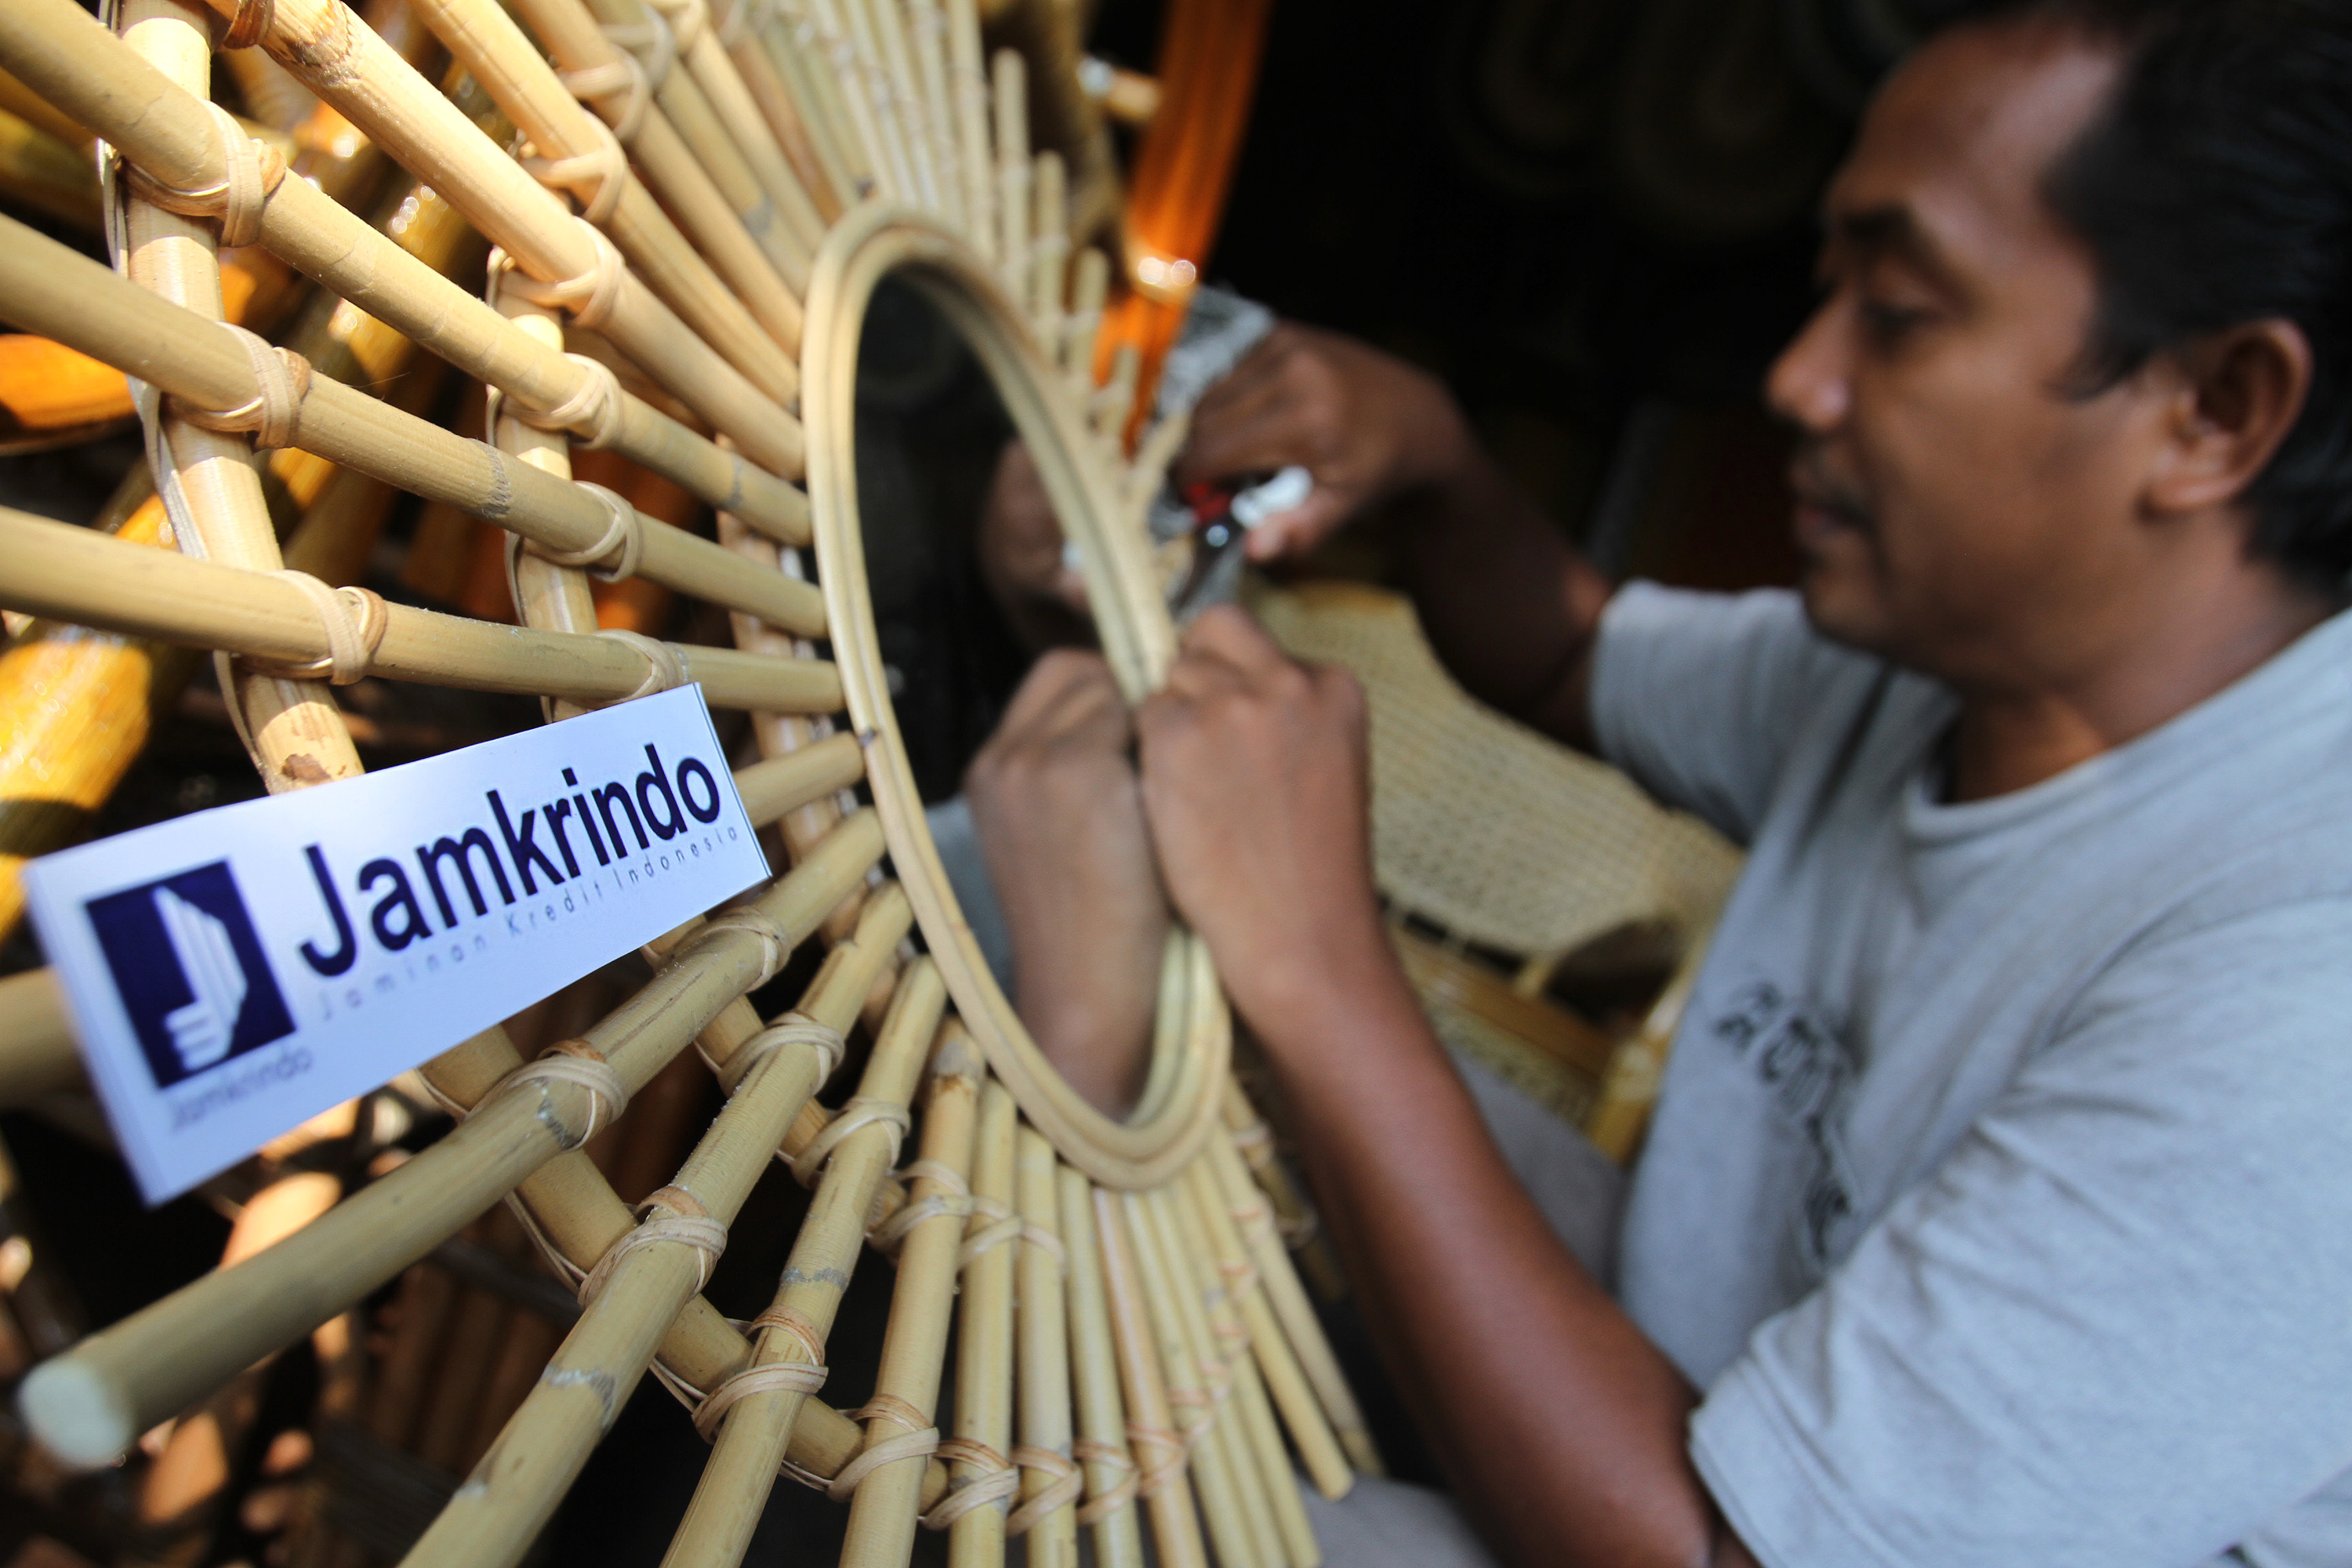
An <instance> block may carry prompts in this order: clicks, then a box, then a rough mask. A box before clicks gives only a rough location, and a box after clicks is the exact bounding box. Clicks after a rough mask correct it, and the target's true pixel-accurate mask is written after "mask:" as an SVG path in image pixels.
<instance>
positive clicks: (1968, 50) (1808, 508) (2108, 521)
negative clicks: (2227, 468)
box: [1769, 24, 2162, 684]
mask: <svg viewBox="0 0 2352 1568" xmlns="http://www.w3.org/2000/svg"><path fill="white" fill-rule="evenodd" d="M2116 67H2117V60H2116V56H2115V54H2114V53H2113V51H2112V50H2110V49H2107V48H2105V47H2102V46H2100V45H2098V44H2096V43H2094V42H2091V41H2089V40H2085V39H2084V38H2083V37H2080V36H2079V35H2075V34H2072V33H2069V32H2064V31H2061V30H2057V29H2054V28H2051V27H2048V26H2040V25H2034V24H2018V25H2011V26H2000V27H1975V28H1966V29H1961V30H1958V31H1955V32H1952V33H1948V34H1946V35H1944V36H1943V37H1940V38H1938V39H1937V40H1936V41H1935V42H1934V43H1932V44H1930V45H1929V46H1928V47H1926V48H1924V49H1922V50H1921V51H1920V52H1919V54H1918V55H1917V56H1916V57H1915V58H1913V59H1912V60H1911V61H1910V62H1909V63H1907V64H1906V65H1905V66H1904V68H1902V69H1901V71H1899V72H1898V73H1897V74H1896V75H1895V77H1894V78H1893V79H1891V80H1890V81H1889V83H1888V84H1887V86H1886V88H1885V90H1884V91H1883V92H1882V93H1881V94H1880V95H1879V98H1878V100H1877V101H1876V102H1875V103H1874V105H1873V107H1872V109H1871V110H1870V114H1869V116H1868V118H1867V119H1866V120H1865V121H1864V125H1863V130H1862V135H1861V138H1860V141H1859V142H1858V143H1857V144H1856V146H1855V148H1854V151H1853V156H1852V157H1851V158H1850V160H1849V161H1848V162H1847V163H1846V165H1845V167H1844V168H1843V170H1841V171H1840V172H1839V174H1838V176H1837V179H1836V181H1835V182H1834V183H1833V184H1832V186H1831V189H1830V193H1829V198H1828V204H1827V220H1828V228H1829V237H1828V241H1827V244H1826V246H1825V247H1824V249H1823V253H1822V281H1823V283H1824V285H1825V286H1826V288H1827V289H1828V296H1827V298H1826V299H1825V300H1824V301H1823V302H1822V306H1821V308H1820V310H1818V311H1817V312H1816V313H1815V314H1814V316H1813V318H1812V319H1811V321H1809V322H1808V323H1807V324H1806V326H1805V328H1804V330H1803V331H1801V332H1800V333H1799V334H1798V336H1797V339H1796V341H1795V342H1793V343H1791V344H1790V346H1789V348H1788V350H1787V351H1786V352H1785V353H1783V354H1782V355H1781V357H1780V362H1779V363H1777V364H1775V365H1774V366H1773V369H1772V374H1771V377H1770V381H1769V398H1770V401H1771V403H1772V405H1773V406H1774V408H1775V409H1776V410H1777V411H1778V412H1780V414H1781V415H1782V416H1785V417H1787V418H1790V419H1791V420H1793V421H1794V422H1795V423H1796V424H1797V425H1798V426H1799V428H1800V432H1801V437H1802V439H1801V445H1800V449H1799V453H1798V457H1797V459H1796V463H1795V468H1794V480H1795V487H1796V490H1797V496H1798V502H1797V511H1796V521H1795V526H1796V532H1797V542H1798V545H1799V547H1800V549H1801V551H1802V552H1803V554H1804V558H1805V573H1804V579H1803V586H1804V595H1805V605H1806V609H1807V611H1808V613H1809V614H1810V615H1811V617H1812V619H1813V622H1814V624H1815V625H1816V626H1819V627H1820V628H1821V629H1822V631H1823V632H1825V633H1827V634H1828V635H1830V636H1832V637H1837V638H1839V639H1840V640H1842V641H1845V642H1849V643H1853V644H1854V645H1856V646H1859V647H1865V648H1869V649H1872V650H1874V651H1876V652H1880V653H1883V654H1885V655H1887V656H1889V657H1892V658H1896V659H1899V660H1901V661H1902V662H1904V663H1906V664H1909V665H1912V666H1913V667H1915V668H1922V669H1925V670H1927V671H1929V672H1931V673H1934V674H1937V675H1940V676H1943V677H1944V678H1946V679H1951V680H1954V681H1956V682H1959V683H1963V684H1976V683H1980V682H1994V683H2001V684H2007V683H2009V682H2011V681H2016V680H2027V681H2032V680H2034V679H2038V678H2042V677H2046V676H2048V675H2050V674H2052V673H2053V672H2054V668H2053V667H2058V666H2063V665H2064V664H2065V663H2066V662H2067V661H2068V659H2069V656H2070V654H2079V653H2080V652H2081V651H2082V649H2083V648H2084V647H2088V646H2090V644H2091V643H2092V642H2094V641H2095V640H2096V635H2097V633H2096V628H2095V625H2094V624H2093V623H2095V622H2096V621H2098V620H2099V619H2100V618H2101V610H2102V606H2103V601H2108V600H2112V598H2113V597H2114V595H2115V593H2116V590H2117V589H2118V588H2120V587H2122V586H2123V585H2124V584H2126V582H2127V580H2128V578H2129V576H2130V574H2131V570H2132V564H2133V561H2134V559H2135V542H2134V538H2133V535H2134V533H2135V531H2136V530H2137V528H2138V526H2139V510H2140V508H2139V494H2140V489H2141V486H2142V482H2143V479H2144V477H2145V475H2146V473H2147V459H2148V455H2149V453H2150V451H2151V450H2152V449H2153V447H2152V445H2151V443H2152V442H2154V441H2158V440H2160V430H2161V425H2162V416H2161V413H2160V409H2159V407H2158V400H2157V399H2155V398H2152V397H2149V396H2147V395H2144V394H2142V393H2141V392H2139V391H2137V389H2136V388H2135V386H2134V385H2133V384H2132V383H2130V382H2127V383H2126V384H2125V385H2124V386H2121V387H2118V388H2116V389H2114V390H2112V391H2109V392H2107V393H2104V394H2101V395H2097V396H2095V397H2087V398H2085V397H2081V396H2077V395H2070V393H2069V391H2068V383H2069V373H2070V372H2071V371H2072V370H2073V369H2074V363H2075V361H2076V357H2077V355H2078V353H2079V352H2080V350H2081V348H2082V345H2083V342H2084V333H2085V330H2086V329H2087V327H2088V326H2089V325H2090V323H2091V321H2092V318H2093V313H2094V310H2095V303H2096V278H2095V273H2094V264H2093V261H2092V258H2091V255H2090V252H2089V251H2088V249H2087V248H2086V247H2084V244H2083V243H2082V242H2081V241H2080V240H2079V239H2077V238H2076V237H2074V236H2073V235H2071V234H2069V233H2068V232H2066V231H2065V230H2064V229H2063V228H2062V227H2061V226H2060V224H2059V221H2058V219H2057V218H2056V216H2055V215H2053V213H2052V212H2051V211H2050V210H2049V208H2048V206H2047V205H2045V203H2044V201H2043V199H2042V178H2043V174H2044V172H2045V171H2046V170H2047V168H2048V167H2049V165H2050V163H2051V161H2052V159H2053V155H2055V154H2058V153H2062V152H2063V150H2064V149H2066V148H2067V147H2068V146H2070V145H2071V144H2072V143H2073V142H2074V138H2075V136H2076V134H2077V133H2078V132H2080V131H2081V130H2082V128H2083V127H2084V124H2085V123H2086V122H2087V121H2089V119H2090V118H2091V116H2092V115H2093V114H2094V113H2095V110H2097V109H2098V107H2099V106H2100V103H2101V101H2102V100H2103V97H2104V95H2105V91H2106V90H2107V89H2108V88H2109V87H2110V86H2111V85H2112V83H2113V81H2114V79H2115V75H2116ZM2107 609H2108V611H2109V613H2112V605H2107Z"/></svg>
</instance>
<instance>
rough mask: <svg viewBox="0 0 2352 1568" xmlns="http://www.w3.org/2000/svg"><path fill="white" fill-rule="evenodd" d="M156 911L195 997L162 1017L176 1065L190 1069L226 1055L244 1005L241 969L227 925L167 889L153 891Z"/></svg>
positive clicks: (242, 967) (244, 985) (204, 1066)
mask: <svg viewBox="0 0 2352 1568" xmlns="http://www.w3.org/2000/svg"><path fill="white" fill-rule="evenodd" d="M155 913H156V914H157V915H158V916H160V917H162V919H163V934H164V935H165V936H167V937H169V938H171V941H172V955H173V957H174V958H177V959H178V960H179V961H180V973H182V974H184V975H185V976H186V977H187V981H188V989H189V990H190V991H191V992H193V993H194V995H195V1000H194V1001H193V1002H191V1003H189V1004H188V1005H186V1006H184V1007H174V1008H173V1009H172V1011H171V1012H169V1013H167V1014H165V1015H164V1016H163V1026H164V1027H165V1028H167V1029H169V1030H171V1031H172V1045H173V1047H174V1048H175V1049H177V1050H178V1051H179V1053H180V1061H181V1064H182V1065H183V1066H184V1067H185V1068H187V1070H188V1071H190V1072H194V1071H195V1070H197V1069H198V1068H208V1067H210V1066H212V1065H213V1063H215V1062H216V1061H218V1060H220V1059H221V1058H223V1057H225V1056H226V1055H228V1043H229V1039H230V1037H232V1036H234V1035H235V1034H236V1016H237V1014H238V1013H240V1012H241V1011H243V1010H244V1007H245V993H246V990H247V980H246V978H245V968H244V966H243V965H242V964H240V963H237V961H236V946H235V944H234V943H233V942H230V940H229V934H228V927H227V926H226V925H224V924H222V923H221V922H220V921H218V920H216V919H215V918H214V917H213V916H211V915H208V914H206V913H205V911H204V910H200V909H198V908H197V907H196V906H195V905H194V904H192V903H190V902H188V900H185V899H184V898H182V897H180V895H179V894H177V893H175V892H173V891H172V889H169V888H158V889H155Z"/></svg>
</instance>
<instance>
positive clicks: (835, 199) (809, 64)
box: [740, 0, 874, 224]
mask: <svg viewBox="0 0 2352 1568" xmlns="http://www.w3.org/2000/svg"><path fill="white" fill-rule="evenodd" d="M740 3H742V4H750V3H751V0H740ZM765 17H766V19H764V20H755V21H754V23H753V28H754V31H755V32H756V33H757V35H758V38H759V44H760V58H761V59H764V60H765V61H766V63H767V65H768V67H769V68H770V69H771V70H772V71H773V72H774V74H775V81H774V85H775V87H776V89H777V90H778V92H779V93H781V95H782V100H783V103H782V105H776V104H767V103H766V100H763V105H764V107H763V109H762V112H763V113H766V114H767V115H768V117H769V123H770V124H772V125H779V124H780V123H781V121H780V117H779V115H778V113H777V110H778V109H779V108H782V107H785V106H789V107H790V108H791V109H792V110H793V113H794V116H795V119H796V122H797V123H798V124H799V126H800V128H801V129H802V131H803V132H806V134H807V136H808V145H809V152H810V153H811V155H812V156H814V158H815V160H816V162H817V163H818V164H819V165H820V167H821V171H822V173H823V174H824V181H823V182H822V183H823V184H824V190H823V191H822V192H820V193H819V198H820V199H819V209H818V210H819V211H821V212H823V213H824V216H825V221H826V223H827V224H832V223H835V222H838V221H839V220H840V217H841V215H842V214H843V213H844V212H846V211H847V210H848V209H849V208H850V207H852V206H854V205H856V204H857V203H858V202H861V201H863V200H865V199H866V197H867V196H868V195H872V194H873V189H874V182H873V178H872V176H870V175H869V174H866V161H865V153H864V149H863V148H862V147H861V146H859V145H857V144H856V141H855V134H856V133H855V132H854V131H853V130H852V129H851V128H850V126H849V125H848V124H847V122H846V117H845V111H844V110H843V109H842V108H841V105H840V102H839V100H838V99H837V98H836V97H835V95H834V93H833V92H832V90H831V89H832V85H833V84H832V82H831V79H830V78H829V76H828V74H827V71H826V69H825V66H824V61H823V60H822V58H820V57H821V54H822V47H821V46H820V44H819V42H818V39H817V37H816V24H815V22H814V20H813V19H812V18H811V17H810V16H809V15H808V8H807V6H806V5H805V4H804V3H803V0H778V3H777V4H776V5H773V6H772V7H770V8H769V9H768V11H767V12H766V13H765ZM828 203H829V204H830V205H829V207H828V205H827V204H828Z"/></svg>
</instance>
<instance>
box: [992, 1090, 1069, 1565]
mask: <svg viewBox="0 0 2352 1568" xmlns="http://www.w3.org/2000/svg"><path fill="white" fill-rule="evenodd" d="M1013 1167H1014V1176H1015V1185H1016V1186H1017V1187H1018V1189H1019V1194H1020V1205H1021V1254H1020V1257H1019V1258H1018V1259H1017V1263H1016V1267H1017V1268H1018V1271H1019V1284H1020V1313H1019V1335H1020V1338H1019V1343H1018V1350H1019V1366H1018V1376H1019V1394H1020V1401H1019V1404H1020V1413H1021V1426H1020V1432H1021V1447H1018V1448H1015V1449H1014V1450H1013V1462H1014V1463H1015V1464H1016V1465H1018V1466H1019V1467H1020V1469H1021V1507H1020V1509H1019V1510H1017V1512H1016V1514H1015V1516H1014V1521H1013V1522H1014V1523H1021V1524H1025V1525H1026V1529H1025V1530H1024V1531H1022V1532H1021V1534H1022V1542H1023V1544H1024V1547H1025V1549H1026V1556H1025V1559H1024V1561H1025V1562H1026V1563H1027V1564H1028V1568H1077V1561H1078V1512H1077V1506H1076V1504H1077V1499H1078V1497H1079V1495H1080V1494H1081V1491H1082V1490H1083V1487H1084V1480H1083V1479H1082V1478H1081V1477H1080V1475H1079V1472H1078V1470H1077V1468H1076V1459H1075V1457H1074V1455H1073V1453H1072V1447H1071V1445H1072V1436H1071V1432H1070V1419H1071V1417H1070V1359H1071V1338H1070V1331H1069V1313H1068V1309H1067V1302H1066V1286H1065V1283H1064V1278H1063V1276H1064V1273H1065V1271H1066V1269H1065V1264H1066V1258H1068V1255H1069V1254H1068V1248H1067V1247H1066V1242H1065V1238H1064V1237H1063V1236H1062V1223H1061V1215H1060V1209H1061V1195H1060V1194H1059V1193H1057V1192H1056V1191H1055V1179H1054V1178H1055V1171H1056V1170H1057V1169H1058V1162H1056V1161H1055V1157H1054V1145H1053V1144H1052V1143H1050V1142H1047V1141H1046V1138H1045V1134H1044V1133H1042V1132H1040V1131H1037V1130H1036V1129H1035V1128H1034V1127H1031V1126H1028V1125H1026V1124H1025V1123H1024V1125H1023V1126H1022V1127H1021V1129H1020V1131H1019V1134H1018V1137H1017V1142H1016V1146H1015V1149H1014V1154H1013ZM1049 1455H1050V1456H1052V1457H1053V1458H1055V1459H1059V1460H1060V1461H1061V1464H1060V1467H1059V1468H1056V1467H1055V1465H1054V1464H1052V1463H1051V1462H1050V1461H1049V1460H1046V1459H1045V1456H1049ZM1065 1476H1067V1477H1069V1478H1071V1479H1070V1480H1069V1482H1068V1483H1067V1484H1065V1482H1064V1480H1063V1478H1064V1477H1065ZM1033 1515H1034V1521H1033V1520H1032V1518H1031V1517H1029V1516H1033ZM1009 1528H1010V1526H1008V1529H1009Z"/></svg>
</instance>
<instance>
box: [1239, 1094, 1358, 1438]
mask: <svg viewBox="0 0 2352 1568" xmlns="http://www.w3.org/2000/svg"><path fill="white" fill-rule="evenodd" d="M1208 1158H1209V1168H1210V1171H1211V1173H1213V1174H1214V1175H1215V1177H1216V1178H1217V1185H1218V1187H1219V1189H1220V1190H1222V1191H1223V1194H1224V1199H1225V1206H1226V1209H1227V1212H1229V1213H1230V1214H1231V1215H1233V1217H1234V1224H1235V1226H1238V1227H1239V1228H1240V1231H1241V1234H1242V1239H1243V1240H1244V1242H1246V1243H1247V1244H1248V1247H1249V1249H1250V1257H1251V1260H1252V1261H1253V1262H1255V1264H1256V1265H1257V1269H1258V1283H1259V1285H1260V1286H1261V1287H1262V1288H1263V1289H1265V1296H1266V1302H1267V1304H1268V1305H1269V1306H1270V1307H1271V1308H1272V1309H1273V1310H1274V1315H1275V1318H1276V1321H1278V1322H1279V1323H1280V1324H1281V1325H1282V1331H1283V1335H1284V1337H1285V1338H1286V1339H1287V1340H1288V1341H1289V1342H1290V1348H1291V1350H1292V1352H1294V1353H1295V1354H1296V1355H1297V1358H1298V1364H1299V1368H1300V1370H1301V1371H1302V1372H1304V1373H1306V1375H1307V1382H1308V1383H1309V1384H1311V1385H1312V1386H1313V1387H1314V1390H1315V1397H1316V1399H1317V1400H1318V1402H1319V1403H1320V1404H1321V1405H1322V1406H1323V1414H1324V1416H1325V1418H1326V1419H1327V1420H1328V1421H1329V1422H1330V1424H1331V1431H1332V1434H1333V1436H1337V1437H1338V1438H1339V1447H1340V1450H1341V1451H1342V1452H1343V1453H1345V1454H1346V1455H1347V1457H1348V1462H1349V1464H1350V1465H1351V1466H1353V1467H1354V1468H1355V1469H1356V1470H1357V1472H1358V1473H1360V1474H1362V1475H1367V1476H1379V1475H1386V1474H1387V1473H1388V1472H1387V1470H1386V1468H1384V1467H1383V1466H1382V1465H1381V1456H1380V1450H1379V1449H1377V1448H1375V1447H1373V1446H1372V1437H1371V1434H1370V1431H1368V1430H1367V1429H1366V1428H1365V1426H1364V1417H1363V1413H1362V1412H1361V1411H1360V1409H1358V1408H1357V1405H1356V1396H1355V1394H1353V1393H1351V1392H1350V1391H1349V1387H1348V1380H1347V1377H1346V1376H1345V1375H1344V1374H1343V1373H1341V1372H1340V1371H1339V1360H1338V1358H1337V1357H1335V1356H1334V1355H1333V1354H1332V1353H1331V1345H1330V1342H1329V1341H1328V1340H1326V1339H1325V1338H1324V1337H1323V1326H1322V1324H1321V1323H1320V1322H1319V1321H1317V1319H1316V1316H1315V1308H1314V1305H1313V1304H1312V1303H1311V1302H1309V1301H1308V1300H1307V1290H1306V1288H1305V1287H1304V1286H1302V1285H1300V1284H1299V1282H1298V1274H1297V1270H1296V1269H1294V1268H1292V1267H1291V1265H1290V1254H1289V1252H1288V1251H1287V1250H1286V1248H1285V1247H1283V1245H1282V1237H1281V1236H1280V1235H1279V1234H1277V1233H1276V1229H1275V1224H1274V1211H1273V1209H1272V1208H1271V1207H1270V1206H1269V1205H1267V1203H1266V1199H1265V1194H1264V1193H1263V1192H1261V1191H1260V1190H1259V1189H1258V1186H1257V1184H1256V1183H1255V1182H1254V1181H1252V1180H1251V1179H1250V1174H1249V1172H1248V1170H1247V1169H1246V1168H1244V1165H1243V1164H1242V1157H1241V1154H1240V1152H1238V1151H1237V1150H1235V1149H1234V1146H1233V1144H1232V1143H1231V1142H1227V1141H1226V1140H1224V1139H1222V1138H1212V1139H1210V1140H1209V1154H1208Z"/></svg>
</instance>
